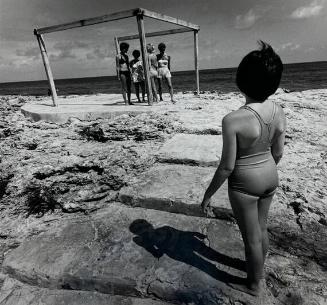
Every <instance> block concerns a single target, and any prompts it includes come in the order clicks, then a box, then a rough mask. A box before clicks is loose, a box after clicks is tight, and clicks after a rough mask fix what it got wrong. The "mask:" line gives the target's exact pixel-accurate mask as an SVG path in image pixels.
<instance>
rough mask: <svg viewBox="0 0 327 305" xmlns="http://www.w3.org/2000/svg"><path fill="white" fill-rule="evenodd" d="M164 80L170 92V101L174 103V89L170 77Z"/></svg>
mask: <svg viewBox="0 0 327 305" xmlns="http://www.w3.org/2000/svg"><path fill="white" fill-rule="evenodd" d="M166 82H167V86H168V89H169V93H170V100H171V101H172V103H174V104H175V103H176V101H175V100H174V90H173V85H172V83H171V77H166Z"/></svg>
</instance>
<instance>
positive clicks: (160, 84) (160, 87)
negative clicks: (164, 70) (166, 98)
mask: <svg viewBox="0 0 327 305" xmlns="http://www.w3.org/2000/svg"><path fill="white" fill-rule="evenodd" d="M157 80H158V91H159V96H160V101H163V99H162V81H161V78H159V77H158V78H157Z"/></svg>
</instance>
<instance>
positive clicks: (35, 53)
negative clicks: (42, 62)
mask: <svg viewBox="0 0 327 305" xmlns="http://www.w3.org/2000/svg"><path fill="white" fill-rule="evenodd" d="M16 55H17V56H24V57H33V58H38V57H39V55H40V49H39V48H38V47H29V48H26V49H17V50H16Z"/></svg>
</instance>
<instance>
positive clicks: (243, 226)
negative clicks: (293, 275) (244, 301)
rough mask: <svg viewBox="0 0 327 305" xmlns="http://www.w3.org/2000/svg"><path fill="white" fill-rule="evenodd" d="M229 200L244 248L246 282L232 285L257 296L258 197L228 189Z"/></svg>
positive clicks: (259, 266)
mask: <svg viewBox="0 0 327 305" xmlns="http://www.w3.org/2000/svg"><path fill="white" fill-rule="evenodd" d="M228 193H229V200H230V202H231V206H232V209H233V213H234V216H235V218H236V221H237V224H238V226H239V228H240V231H241V234H242V237H243V242H244V246H245V257H246V263H247V281H246V283H245V285H240V284H232V286H233V287H234V288H236V289H238V290H241V291H244V292H247V293H250V294H252V295H258V294H259V291H260V287H259V283H260V280H261V279H262V272H263V263H264V259H263V253H262V233H261V228H260V223H259V216H258V199H259V198H258V197H254V196H251V195H247V194H244V193H240V192H237V191H233V190H231V189H229V191H228Z"/></svg>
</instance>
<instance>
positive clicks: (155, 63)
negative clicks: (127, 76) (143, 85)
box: [146, 43, 158, 102]
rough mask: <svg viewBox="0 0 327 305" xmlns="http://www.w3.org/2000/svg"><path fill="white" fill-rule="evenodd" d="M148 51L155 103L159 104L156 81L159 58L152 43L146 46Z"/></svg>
mask: <svg viewBox="0 0 327 305" xmlns="http://www.w3.org/2000/svg"><path fill="white" fill-rule="evenodd" d="M146 50H147V52H148V60H149V67H150V68H149V70H150V81H151V88H152V95H153V101H154V102H158V93H157V87H156V82H155V79H156V78H157V77H158V61H157V56H156V55H155V54H154V46H153V44H152V43H148V44H147V45H146Z"/></svg>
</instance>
